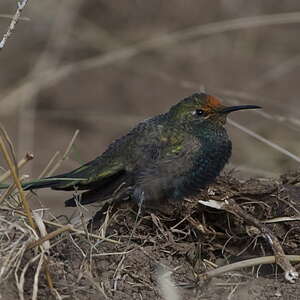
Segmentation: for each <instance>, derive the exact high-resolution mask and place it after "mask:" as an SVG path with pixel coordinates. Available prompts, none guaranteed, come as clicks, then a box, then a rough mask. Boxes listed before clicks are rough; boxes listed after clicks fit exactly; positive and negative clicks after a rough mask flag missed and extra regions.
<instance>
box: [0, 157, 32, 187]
mask: <svg viewBox="0 0 300 300" xmlns="http://www.w3.org/2000/svg"><path fill="white" fill-rule="evenodd" d="M33 158H34V156H33V154H32V153H26V154H25V157H24V158H22V159H21V160H20V161H19V163H18V165H17V167H18V169H21V168H22V167H23V166H24V165H25V164H26V163H27V162H29V161H30V160H32V159H33ZM10 175H11V170H7V171H6V172H5V173H4V174H3V175H1V176H0V182H3V181H4V180H6V179H7V178H8V177H9V176H10Z"/></svg>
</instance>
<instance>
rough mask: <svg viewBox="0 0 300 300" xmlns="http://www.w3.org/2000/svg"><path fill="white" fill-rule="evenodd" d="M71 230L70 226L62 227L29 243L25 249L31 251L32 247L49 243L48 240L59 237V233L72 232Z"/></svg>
mask: <svg viewBox="0 0 300 300" xmlns="http://www.w3.org/2000/svg"><path fill="white" fill-rule="evenodd" d="M73 229H74V228H73V226H72V225H64V226H62V227H61V228H59V229H57V230H55V231H52V232H50V233H48V234H46V235H44V236H43V237H42V238H40V239H39V240H37V241H33V242H29V243H28V245H27V248H28V249H32V248H34V247H37V246H40V245H42V244H43V243H45V242H46V241H49V240H51V239H53V238H54V237H56V236H58V235H60V234H61V233H63V232H65V231H73ZM46 250H47V249H46Z"/></svg>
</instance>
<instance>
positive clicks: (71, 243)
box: [0, 172, 300, 299]
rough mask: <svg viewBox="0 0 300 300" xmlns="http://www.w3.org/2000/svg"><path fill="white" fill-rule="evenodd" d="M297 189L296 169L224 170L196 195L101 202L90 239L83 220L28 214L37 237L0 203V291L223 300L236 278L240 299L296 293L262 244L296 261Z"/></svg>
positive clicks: (299, 240)
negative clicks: (150, 202)
mask: <svg viewBox="0 0 300 300" xmlns="http://www.w3.org/2000/svg"><path fill="white" fill-rule="evenodd" d="M299 183H300V172H294V173H289V174H286V175H284V176H282V177H281V178H280V179H279V180H277V181H275V180H271V179H251V180H248V181H240V180H238V179H236V177H235V176H234V174H231V173H229V174H226V175H224V176H222V177H220V178H219V179H218V181H217V182H216V183H215V184H213V185H211V186H210V187H209V188H208V189H206V190H203V191H201V193H199V195H198V196H197V197H196V198H193V199H185V200H184V201H183V202H180V203H174V202H173V203H172V202H170V203H165V204H164V205H163V206H162V207H159V209H142V210H141V211H140V210H139V209H138V208H135V207H134V206H133V204H132V203H130V202H128V203H124V204H122V205H121V206H120V205H118V206H116V205H115V204H107V205H105V206H104V207H103V208H102V210H101V213H98V214H97V229H94V231H93V232H92V233H90V232H88V226H87V224H86V222H84V221H83V220H82V222H80V224H79V225H78V226H71V225H69V224H62V222H60V223H57V221H56V222H55V223H54V222H51V221H49V220H48V221H47V220H46V218H43V217H41V216H39V217H38V215H37V214H33V216H34V220H35V222H36V223H37V224H41V223H42V224H44V226H45V232H44V233H43V234H42V233H39V234H37V233H36V232H38V231H35V230H33V229H32V228H31V227H30V226H29V225H28V224H27V219H26V217H25V216H24V214H23V213H22V211H20V210H18V209H16V208H12V207H11V208H8V207H2V208H1V207H0V239H1V243H0V291H1V292H0V295H1V296H2V298H3V299H16V298H18V297H19V298H20V299H37V298H39V299H43V297H45V298H46V297H47V298H49V283H50V291H51V296H50V298H51V297H52V298H53V299H63V298H64V297H68V298H72V299H111V298H113V299H150V298H151V299H157V298H160V297H162V298H164V299H176V297H177V299H200V298H201V299H202V297H206V299H210V298H211V299H218V297H220V299H224V298H225V295H226V293H227V295H229V294H230V293H232V291H233V287H234V288H235V291H234V292H235V294H236V295H237V297H241V295H242V294H239V293H242V292H245V286H244V285H243V284H244V283H245V282H247V283H248V284H249V286H248V287H247V290H246V291H247V293H251V291H254V290H257V289H259V287H261V295H262V297H263V294H264V293H268V291H269V294H266V297H265V298H262V299H268V297H269V296H270V293H273V294H274V293H275V291H277V290H278V289H281V288H283V287H284V288H285V291H291V293H293V294H294V293H295V291H296V292H300V285H299V284H298V283H296V284H294V285H291V284H288V283H286V282H285V281H284V273H283V272H282V270H281V268H278V266H277V265H276V264H274V262H275V260H276V247H275V250H274V244H273V243H272V242H270V238H268V234H270V235H271V241H272V238H274V239H275V240H278V242H279V246H280V247H279V248H281V249H282V251H283V254H282V253H281V254H282V255H284V257H285V258H284V259H286V260H287V261H288V263H289V262H290V261H299V259H300V258H299V256H298V255H297V254H299V253H300V185H299ZM232 201H233V202H232ZM206 203H219V207H218V209H216V208H213V207H210V206H209V205H206ZM203 204H204V205H203ZM233 207H235V208H236V209H233ZM78 210H79V211H80V208H78ZM241 212H242V213H241ZM249 216H250V218H249ZM251 217H252V218H253V217H254V220H255V221H253V220H252V219H251ZM258 220H259V221H258ZM256 221H258V222H259V224H256V223H255V222H256ZM41 227H42V225H38V228H39V231H40V232H42V231H43V230H42V229H41ZM264 230H266V231H264ZM272 235H273V237H272ZM41 236H44V237H42V238H41ZM45 241H46V242H45ZM45 243H46V244H45ZM274 253H275V256H274ZM277 254H278V253H277ZM281 254H280V253H279V256H280V255H281ZM287 254H288V255H287ZM245 262H246V263H245ZM249 262H250V263H249ZM276 262H277V264H279V265H280V262H279V263H278V257H277V260H276ZM249 266H250V267H249ZM280 266H281V265H280ZM246 267H247V268H246ZM281 267H282V266H281ZM222 268H223V269H222ZM224 268H225V269H224ZM283 268H284V266H283ZM293 268H294V267H293ZM220 269H221V271H220V272H219V271H218V270H220ZM296 269H297V265H296V266H295V269H294V270H296ZM225 271H226V272H225ZM284 271H286V270H284ZM49 276H50V279H49V278H48V277H49ZM216 276H218V277H216ZM257 277H258V278H259V281H255V278H257ZM275 279H276V280H275ZM229 282H230V284H229ZM268 287H269V289H268ZM251 289H252V290H251ZM4 296H5V297H4ZM237 299H238V298H237ZM249 299H252V298H249ZM253 299H254V298H253Z"/></svg>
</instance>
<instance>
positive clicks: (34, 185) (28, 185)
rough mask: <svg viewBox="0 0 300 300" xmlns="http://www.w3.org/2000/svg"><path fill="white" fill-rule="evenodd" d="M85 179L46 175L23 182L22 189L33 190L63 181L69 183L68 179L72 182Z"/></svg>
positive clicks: (50, 186) (56, 184)
mask: <svg viewBox="0 0 300 300" xmlns="http://www.w3.org/2000/svg"><path fill="white" fill-rule="evenodd" d="M81 180H86V179H83V178H82V179H81V178H63V177H60V176H57V177H47V178H42V179H38V180H35V181H30V182H25V183H24V184H23V185H22V186H23V188H24V190H35V189H42V188H55V187H56V186H58V185H61V184H63V183H69V182H70V181H74V183H76V182H78V181H81Z"/></svg>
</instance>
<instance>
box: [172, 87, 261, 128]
mask: <svg viewBox="0 0 300 300" xmlns="http://www.w3.org/2000/svg"><path fill="white" fill-rule="evenodd" d="M256 108H261V107H260V106H257V105H237V106H225V105H223V104H222V103H221V102H220V101H219V100H218V99H217V98H216V97H214V96H210V95H207V94H205V93H200V94H198V93H197V94H193V95H192V96H190V97H187V98H185V99H183V100H181V101H180V102H179V103H177V104H176V105H174V106H172V107H171V109H170V111H169V115H170V116H171V118H172V119H173V120H175V121H176V122H181V123H187V124H192V125H194V126H195V125H196V126H197V125H198V124H201V123H204V122H212V123H215V124H218V125H221V126H223V125H224V124H225V123H226V117H227V115H228V114H229V113H231V112H233V111H238V110H242V109H256Z"/></svg>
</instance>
